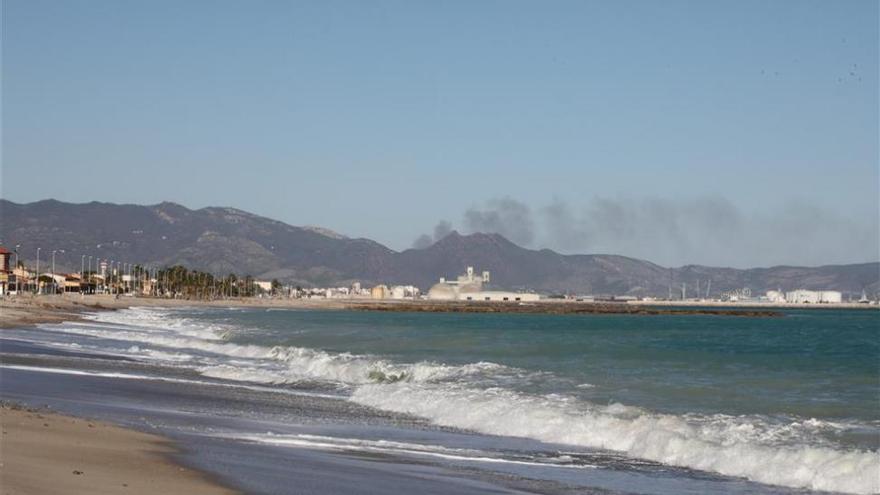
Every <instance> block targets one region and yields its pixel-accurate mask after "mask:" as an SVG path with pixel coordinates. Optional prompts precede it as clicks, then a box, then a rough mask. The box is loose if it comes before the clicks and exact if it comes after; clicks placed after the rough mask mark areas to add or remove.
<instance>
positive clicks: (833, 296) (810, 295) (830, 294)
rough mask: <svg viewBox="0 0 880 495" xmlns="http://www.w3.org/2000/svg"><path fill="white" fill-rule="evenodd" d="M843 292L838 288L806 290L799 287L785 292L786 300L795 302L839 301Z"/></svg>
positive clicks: (820, 302) (818, 302) (841, 299)
mask: <svg viewBox="0 0 880 495" xmlns="http://www.w3.org/2000/svg"><path fill="white" fill-rule="evenodd" d="M842 301H843V294H841V293H840V292H839V291H836V290H804V289H798V290H793V291H790V292H786V293H785V302H788V303H793V304H822V303H839V302H842Z"/></svg>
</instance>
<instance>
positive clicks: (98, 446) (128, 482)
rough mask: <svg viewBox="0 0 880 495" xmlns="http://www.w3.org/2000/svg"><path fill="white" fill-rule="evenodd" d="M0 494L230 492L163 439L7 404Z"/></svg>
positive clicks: (1, 416) (1, 410)
mask: <svg viewBox="0 0 880 495" xmlns="http://www.w3.org/2000/svg"><path fill="white" fill-rule="evenodd" d="M0 425H2V430H3V431H2V434H0V492H2V494H3V495H16V494H37V493H39V494H55V493H59V494H60V493H65V494H76V493H83V494H102V493H131V494H154V493H187V494H205V495H207V494H218V495H219V494H232V493H236V492H233V491H231V490H228V489H226V488H223V487H221V486H220V485H219V484H216V483H214V482H212V481H211V480H209V479H208V478H207V477H205V476H204V475H202V474H201V473H199V472H197V471H194V470H191V469H188V468H185V467H182V466H179V465H177V464H175V463H174V462H172V461H171V460H170V459H169V458H168V456H169V455H171V454H173V453H174V452H175V450H174V448H173V446H172V444H171V443H170V442H168V441H166V440H164V439H163V438H161V437H157V436H154V435H148V434H146V433H140V432H137V431H133V430H128V429H123V428H118V427H115V426H111V425H108V424H105V423H101V422H95V421H88V420H85V419H79V418H73V417H70V416H61V415H58V414H54V413H48V412H45V411H40V410H36V409H26V408H23V407H19V406H16V405H10V404H4V405H3V406H2V407H0Z"/></svg>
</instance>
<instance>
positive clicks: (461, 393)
mask: <svg viewBox="0 0 880 495" xmlns="http://www.w3.org/2000/svg"><path fill="white" fill-rule="evenodd" d="M352 399H353V400H354V401H355V402H357V403H359V404H363V405H368V406H372V407H376V408H379V409H384V410H389V411H396V412H401V413H407V414H413V415H416V416H421V417H424V418H428V419H430V420H432V421H433V422H435V423H437V424H440V425H444V426H453V427H458V428H464V429H469V430H473V431H478V432H482V433H489V434H493V435H505V436H516V437H527V438H534V439H536V440H541V441H545V442H552V443H562V444H571V445H579V446H585V447H593V448H603V449H610V450H616V451H620V452H625V453H626V454H628V455H630V456H633V457H637V458H643V459H649V460H653V461H657V462H662V463H664V464H668V465H674V466H682V467H689V468H694V469H700V470H705V471H713V472H716V473H721V474H724V475H728V476H737V477H744V478H748V479H751V480H753V481H759V482H762V483H768V484H776V485H785V486H791V487H797V488H809V489H813V490H828V491H842V492H849V493H876V492H877V491H880V477H878V472H880V471H878V470H880V455H878V453H877V452H861V451H849V452H842V451H838V450H834V449H830V448H824V447H812V446H806V445H801V446H788V447H783V446H775V447H774V446H767V445H762V444H759V443H755V442H749V441H738V440H737V439H736V438H735V437H731V436H729V435H728V433H727V432H726V431H724V430H723V429H719V430H717V431H714V432H709V431H704V430H701V429H700V428H698V427H695V426H694V425H692V424H690V423H689V422H687V421H686V420H684V419H683V418H682V417H679V416H674V415H665V414H654V413H650V412H647V411H643V410H641V409H638V408H632V407H628V406H622V405H614V406H610V407H598V406H594V405H591V404H589V403H584V402H576V403H572V402H564V401H558V400H554V399H552V398H548V397H540V396H527V395H523V394H517V393H515V392H512V391H509V390H502V389H493V390H473V389H469V388H467V387H462V386H455V385H449V384H446V385H431V384H408V383H400V384H392V385H365V386H362V387H359V388H358V389H357V390H356V391H355V392H354V394H353V396H352Z"/></svg>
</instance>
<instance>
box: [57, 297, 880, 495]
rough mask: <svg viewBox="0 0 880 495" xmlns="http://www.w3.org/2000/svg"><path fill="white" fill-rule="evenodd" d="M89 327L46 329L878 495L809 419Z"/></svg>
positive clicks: (423, 413) (133, 322) (846, 453)
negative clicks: (637, 401) (682, 411)
mask: <svg viewBox="0 0 880 495" xmlns="http://www.w3.org/2000/svg"><path fill="white" fill-rule="evenodd" d="M91 319H92V320H94V321H95V324H92V323H66V324H63V325H60V326H53V327H51V328H52V330H54V331H61V332H65V333H72V334H76V335H82V336H87V337H96V338H101V339H113V340H116V341H125V342H129V343H130V346H129V347H128V351H129V352H130V353H131V354H132V355H135V356H138V357H141V358H147V359H156V360H160V361H164V362H167V363H170V364H176V365H183V364H185V365H187V366H191V367H194V368H195V369H197V370H198V371H199V372H200V373H201V374H202V375H204V376H207V377H212V378H221V379H225V380H233V381H240V382H255V383H260V384H288V383H297V382H303V381H324V382H333V383H335V384H337V385H339V386H341V387H344V388H346V389H348V390H349V392H350V400H352V401H354V402H356V403H358V404H361V405H366V406H370V407H374V408H378V409H382V410H386V411H391V412H398V413H406V414H412V415H415V416H419V417H423V418H426V419H429V420H430V421H432V422H434V423H435V424H438V425H442V426H449V427H456V428H461V429H466V430H472V431H476V432H481V433H486V434H492V435H503V436H514V437H525V438H532V439H535V440H539V441H542V442H549V443H557V444H567V445H574V446H580V447H586V448H595V449H607V450H613V451H618V452H622V453H625V454H626V455H628V456H631V457H633V458H640V459H647V460H651V461H656V462H661V463H664V464H667V465H671V466H679V467H685V468H692V469H698V470H704V471H711V472H715V473H720V474H723V475H727V476H735V477H743V478H747V479H749V480H753V481H757V482H762V483H767V484H774V485H783V486H789V487H795V488H807V489H813V490H827V491H837V492H848V493H859V494H867V493H877V492H880V453H878V452H875V451H858V450H845V449H843V448H842V447H839V446H835V445H831V444H829V443H823V442H822V441H818V440H817V438H818V437H819V435H817V432H820V431H821V430H828V429H834V428H839V429H845V428H846V427H847V426H846V425H838V424H835V423H832V422H826V421H820V420H816V419H798V420H791V421H787V422H778V421H777V422H773V421H769V420H766V419H765V418H761V417H757V416H728V415H721V414H718V415H701V414H686V415H673V414H659V413H656V412H652V411H647V410H644V409H641V408H637V407H631V406H626V405H622V404H612V405H608V406H599V405H595V404H592V403H590V402H586V401H584V400H580V399H578V398H575V397H571V396H565V395H559V394H546V395H541V394H526V393H523V392H518V391H516V390H514V387H508V386H505V385H506V384H511V383H514V382H516V381H517V380H519V381H520V382H522V381H525V380H535V379H540V378H541V377H544V376H546V375H547V374H542V373H540V372H531V371H526V370H521V369H516V368H511V367H508V366H504V365H500V364H496V363H490V362H478V363H471V364H465V365H459V366H455V365H447V364H443V363H435V362H418V363H396V362H392V361H389V360H387V359H382V358H377V357H373V356H365V355H355V354H349V353H329V352H325V351H322V350H316V349H309V348H302V347H292V346H275V347H269V346H261V345H247V344H237V343H233V342H230V341H229V338H230V336H231V335H234V334H235V332H236V331H239V330H240V329H236V328H234V327H229V326H224V325H219V324H217V325H206V324H205V322H201V321H198V320H197V319H187V318H182V317H179V315H177V314H175V312H174V311H168V310H157V309H145V308H133V309H129V310H123V311H117V312H105V313H99V314H96V315H93V316H91ZM157 346H158V349H157V348H155V347H157ZM182 363H183V364H182ZM576 386H577V385H576ZM589 386H591V385H589V384H581V385H580V387H581V388H583V387H589Z"/></svg>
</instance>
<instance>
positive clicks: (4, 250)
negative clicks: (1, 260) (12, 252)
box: [0, 246, 9, 254]
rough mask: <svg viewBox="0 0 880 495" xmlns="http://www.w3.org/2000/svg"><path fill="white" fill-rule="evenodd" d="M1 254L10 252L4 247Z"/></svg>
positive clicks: (0, 250) (0, 251) (1, 247)
mask: <svg viewBox="0 0 880 495" xmlns="http://www.w3.org/2000/svg"><path fill="white" fill-rule="evenodd" d="M0 254H9V250H8V249H6V248H5V247H3V246H0Z"/></svg>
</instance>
